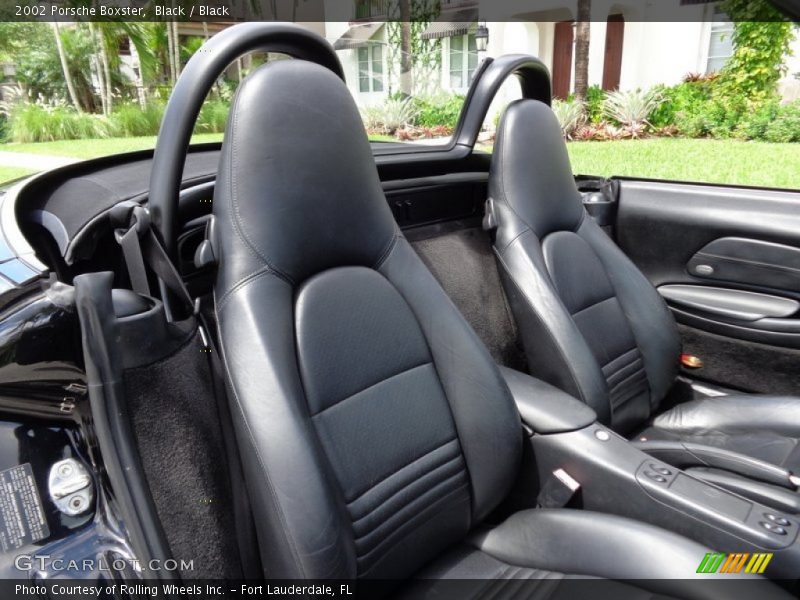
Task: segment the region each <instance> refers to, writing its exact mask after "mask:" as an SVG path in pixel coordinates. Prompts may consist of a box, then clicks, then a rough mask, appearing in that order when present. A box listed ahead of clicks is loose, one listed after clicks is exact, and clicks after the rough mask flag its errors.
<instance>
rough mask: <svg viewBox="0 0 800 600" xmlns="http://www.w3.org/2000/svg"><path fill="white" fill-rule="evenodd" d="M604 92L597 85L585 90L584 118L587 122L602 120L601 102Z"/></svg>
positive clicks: (603, 98) (604, 97)
mask: <svg viewBox="0 0 800 600" xmlns="http://www.w3.org/2000/svg"><path fill="white" fill-rule="evenodd" d="M605 101H606V92H605V91H604V90H603V88H601V87H600V86H599V85H592V86H590V87H589V88H588V89H587V90H586V119H587V120H588V121H589V123H600V122H601V121H602V120H603V104H604V103H605Z"/></svg>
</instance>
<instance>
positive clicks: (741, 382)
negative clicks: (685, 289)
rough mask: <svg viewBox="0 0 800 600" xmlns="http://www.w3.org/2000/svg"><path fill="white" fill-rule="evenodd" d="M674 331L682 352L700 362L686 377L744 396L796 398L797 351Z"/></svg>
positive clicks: (799, 389)
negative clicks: (732, 389)
mask: <svg viewBox="0 0 800 600" xmlns="http://www.w3.org/2000/svg"><path fill="white" fill-rule="evenodd" d="M678 327H679V329H680V332H681V339H682V341H683V351H684V352H687V353H689V354H694V355H695V356H699V357H700V358H701V359H702V361H703V368H701V369H698V370H692V371H687V372H686V374H687V375H689V376H690V377H692V378H695V379H702V380H706V381H710V382H712V383H717V384H719V385H722V386H725V387H730V388H734V389H738V390H741V391H744V392H754V393H760V394H786V395H790V396H800V350H793V349H790V348H777V347H774V346H766V345H764V344H757V343H755V342H745V341H741V340H735V339H731V338H727V337H723V336H721V335H714V334H712V333H706V332H705V331H700V330H698V329H693V328H691V327H686V326H685V325H679V326H678Z"/></svg>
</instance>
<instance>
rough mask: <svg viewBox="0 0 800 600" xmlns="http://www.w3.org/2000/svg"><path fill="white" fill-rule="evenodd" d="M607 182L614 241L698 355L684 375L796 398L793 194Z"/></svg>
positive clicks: (796, 210) (799, 235) (799, 388)
mask: <svg viewBox="0 0 800 600" xmlns="http://www.w3.org/2000/svg"><path fill="white" fill-rule="evenodd" d="M617 181H618V182H619V204H618V208H617V210H618V213H617V222H616V232H617V241H618V243H619V245H620V247H621V248H622V249H623V250H624V251H625V253H626V254H627V255H628V256H629V257H630V258H631V260H633V261H634V263H636V265H637V266H638V267H639V268H640V269H641V270H642V271H643V272H644V274H645V275H646V276H647V277H648V278H649V279H650V280H651V282H652V283H653V284H654V285H655V286H656V288H658V289H659V292H660V293H661V295H662V296H663V297H664V298H665V300H666V301H667V304H668V305H669V306H670V308H671V310H672V312H673V314H674V315H675V318H676V320H677V321H678V323H679V325H680V330H681V335H682V337H683V342H684V351H685V352H688V353H691V354H695V355H697V356H700V357H701V359H702V362H703V367H702V369H700V370H699V371H692V372H691V374H692V375H693V376H694V377H699V378H701V379H706V380H708V381H713V382H715V383H719V384H722V385H726V386H730V387H734V388H738V389H742V390H746V391H754V392H765V393H800V377H798V375H797V374H796V373H797V372H798V371H800V369H798V367H799V366H800V192H796V191H790V190H765V189H754V188H737V187H730V186H717V185H704V184H688V183H673V182H662V181H644V180H632V179H624V178H620V179H617Z"/></svg>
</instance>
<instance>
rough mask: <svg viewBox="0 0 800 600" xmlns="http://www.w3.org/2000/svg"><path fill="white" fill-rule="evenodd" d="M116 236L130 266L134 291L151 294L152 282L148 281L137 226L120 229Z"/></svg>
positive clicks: (129, 273)
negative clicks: (125, 229)
mask: <svg viewBox="0 0 800 600" xmlns="http://www.w3.org/2000/svg"><path fill="white" fill-rule="evenodd" d="M115 237H116V239H117V242H118V243H119V245H120V247H121V248H122V255H123V256H124V258H125V266H126V267H127V268H128V276H129V277H130V280H131V287H132V288H133V291H134V292H136V293H137V294H141V295H142V296H149V295H150V284H149V283H148V281H147V271H146V270H145V267H144V258H143V257H142V248H141V245H140V244H139V232H138V231H136V228H135V227H131V228H130V229H128V230H127V231H124V230H121V229H118V230H117V231H116V232H115Z"/></svg>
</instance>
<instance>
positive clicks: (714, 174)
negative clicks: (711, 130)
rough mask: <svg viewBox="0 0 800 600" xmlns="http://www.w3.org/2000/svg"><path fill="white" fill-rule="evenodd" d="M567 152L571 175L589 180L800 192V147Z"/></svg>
mask: <svg viewBox="0 0 800 600" xmlns="http://www.w3.org/2000/svg"><path fill="white" fill-rule="evenodd" d="M568 147H569V156H570V160H571V161H572V170H573V171H574V172H575V173H580V174H584V175H602V176H605V177H609V176H612V175H617V176H625V177H641V178H647V179H670V180H675V181H697V182H704V183H727V184H733V185H752V186H764V187H778V188H794V189H800V144H770V143H767V142H743V141H738V140H693V139H677V138H676V139H669V138H661V139H651V140H622V141H615V142H572V143H570V144H568Z"/></svg>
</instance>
